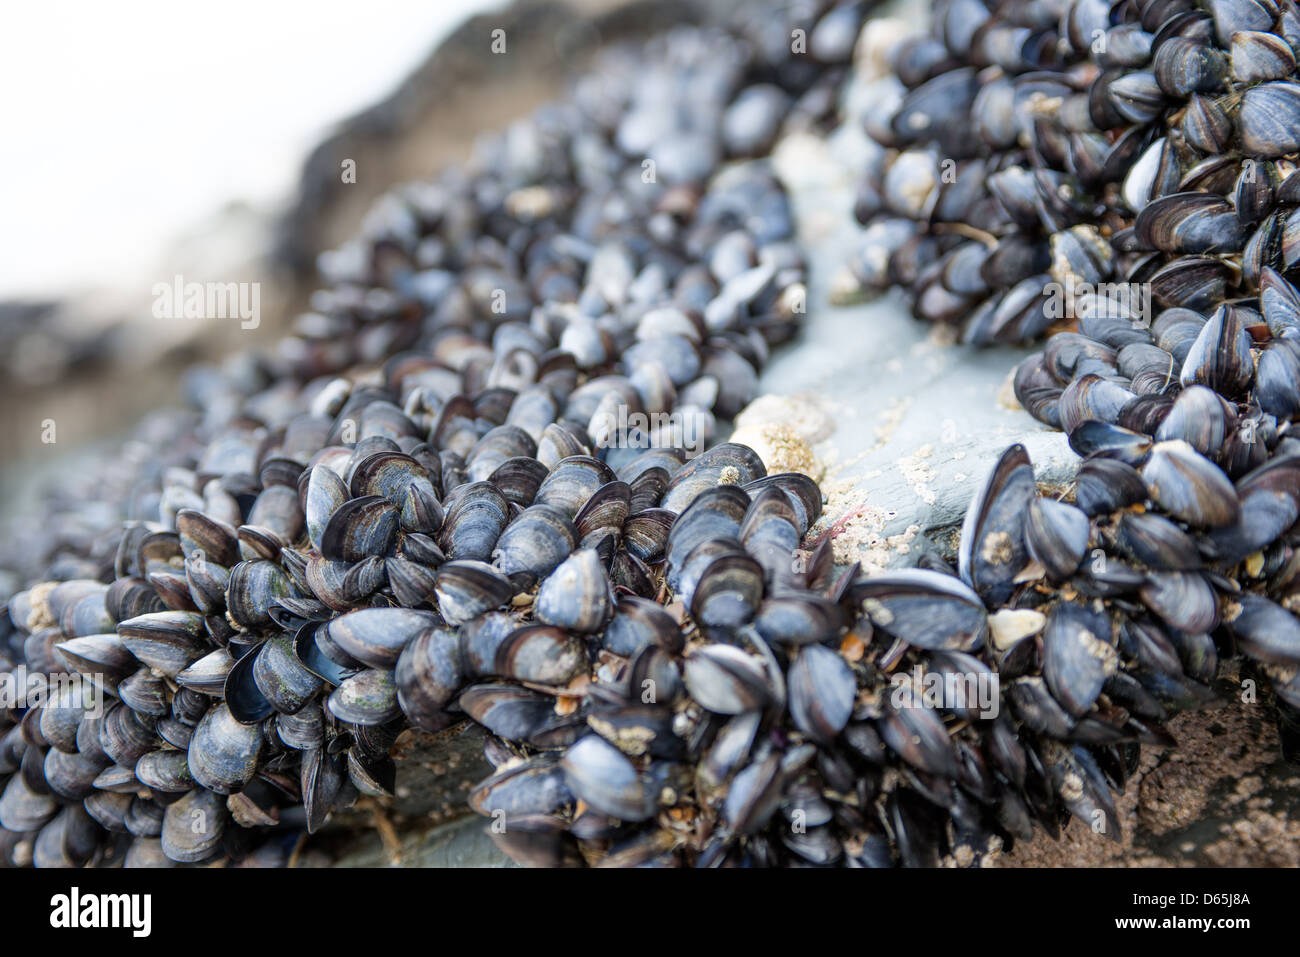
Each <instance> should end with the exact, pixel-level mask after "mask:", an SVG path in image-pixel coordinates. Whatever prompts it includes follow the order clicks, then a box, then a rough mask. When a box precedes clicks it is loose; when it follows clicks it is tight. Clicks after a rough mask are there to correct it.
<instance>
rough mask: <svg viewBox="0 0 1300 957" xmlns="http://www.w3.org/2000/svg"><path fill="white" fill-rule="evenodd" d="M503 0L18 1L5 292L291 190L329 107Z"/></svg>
mask: <svg viewBox="0 0 1300 957" xmlns="http://www.w3.org/2000/svg"><path fill="white" fill-rule="evenodd" d="M500 5H501V4H500V2H498V0H363V2H341V0H313V2H285V0H223V2H222V3H220V4H199V3H188V2H176V0H157V2H154V0H129V2H123V3H103V2H99V0H91V2H57V0H53V2H40V3H9V4H6V5H5V7H4V9H3V11H2V12H0V298H11V297H13V296H19V295H59V294H62V293H67V292H73V291H81V290H84V289H86V288H88V287H92V286H96V285H100V284H104V283H108V284H112V283H113V282H114V279H115V278H116V279H119V280H120V279H121V278H122V277H123V274H128V275H136V274H139V273H140V271H141V270H142V269H147V268H150V267H151V266H153V265H154V264H155V263H156V262H157V261H158V260H159V259H160V258H161V256H162V254H163V252H164V250H165V249H166V248H167V246H168V245H169V244H170V243H171V242H173V241H174V240H175V239H176V237H178V236H180V235H182V234H183V233H185V232H186V229H187V227H191V226H193V225H194V224H196V223H198V222H201V221H203V220H204V218H206V217H208V216H210V215H211V214H213V213H214V212H216V211H217V210H218V209H220V208H221V207H222V206H224V205H225V204H226V203H228V202H230V201H232V200H245V201H248V202H250V203H253V204H255V205H258V206H268V205H271V204H274V203H276V202H277V201H282V200H283V199H284V198H285V197H286V196H287V195H288V194H289V191H290V190H291V189H292V187H293V185H294V183H295V180H296V176H297V173H298V170H299V166H300V163H301V161H302V159H303V157H304V156H305V155H306V152H307V151H308V150H309V149H310V148H311V146H312V145H313V144H314V143H315V142H316V141H317V140H318V139H319V138H320V137H321V135H322V134H323V133H324V132H326V131H327V130H328V129H329V128H330V126H331V125H332V124H333V123H334V122H336V121H338V120H340V119H343V118H344V117H346V116H348V115H349V114H351V113H353V112H355V111H356V110H358V109H361V108H363V107H365V106H367V105H369V104H370V103H372V102H374V101H375V100H376V99H378V98H380V97H382V96H383V95H385V94H386V93H388V92H389V91H390V90H392V89H393V88H394V87H395V86H396V84H397V83H398V82H399V81H400V80H401V78H402V77H403V76H404V75H405V74H406V73H407V71H409V70H410V69H411V68H412V67H414V66H415V65H417V64H418V63H419V62H420V61H421V60H423V58H424V57H425V55H426V54H428V53H429V52H430V50H432V48H433V46H434V45H435V44H436V43H437V42H438V40H440V39H441V38H442V37H443V36H445V35H446V34H447V33H448V32H450V30H452V29H453V28H454V27H455V26H456V25H457V24H458V23H460V21H461V20H463V19H464V18H465V17H466V16H467V15H468V14H469V13H470V12H473V11H476V10H483V9H492V8H496V7H499V6H500Z"/></svg>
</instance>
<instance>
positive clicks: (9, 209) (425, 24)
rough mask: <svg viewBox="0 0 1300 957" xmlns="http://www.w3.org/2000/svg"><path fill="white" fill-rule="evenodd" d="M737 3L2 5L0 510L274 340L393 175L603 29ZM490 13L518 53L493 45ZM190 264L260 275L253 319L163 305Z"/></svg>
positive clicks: (472, 129) (450, 156) (246, 0)
mask: <svg viewBox="0 0 1300 957" xmlns="http://www.w3.org/2000/svg"><path fill="white" fill-rule="evenodd" d="M727 5H729V4H727V3H726V2H713V3H710V2H706V0H700V2H687V0H668V2H660V0H631V2H629V0H567V2H534V0H522V2H516V3H512V4H508V3H504V2H501V0H434V2H430V0H370V2H368V3H366V4H363V5H357V4H355V3H346V2H343V0H321V2H313V3H306V2H301V3H300V2H288V3H265V2H261V3H257V2H253V0H231V2H228V3H225V4H222V5H221V6H220V8H212V7H207V6H191V5H185V4H175V3H167V2H163V0H140V2H132V3H130V4H127V5H125V6H123V5H113V6H111V7H110V6H107V5H99V4H93V3H89V2H87V3H75V4H73V3H69V4H22V5H14V6H12V7H10V8H9V9H8V10H6V13H5V17H4V21H5V23H4V30H3V31H0V84H2V88H3V89H4V90H5V91H6V96H4V97H3V98H2V99H0V136H2V137H3V142H2V143H0V164H2V166H0V210H2V211H3V219H2V220H0V264H2V265H0V425H2V426H3V433H4V435H5V438H6V446H5V455H4V456H2V457H0V460H2V461H3V465H2V466H0V502H3V505H0V520H3V519H4V518H6V517H7V516H11V515H13V514H14V513H21V512H22V511H23V510H24V509H25V508H28V507H29V505H30V502H31V501H32V500H33V498H34V490H35V489H36V488H37V486H38V485H39V483H40V479H41V476H42V475H43V474H45V472H46V470H48V469H50V468H54V467H60V463H64V462H66V461H68V457H69V455H75V453H76V451H77V450H79V449H83V448H86V447H87V445H88V443H109V442H112V441H113V440H116V439H118V438H119V437H120V436H121V435H122V434H123V433H124V432H125V431H126V430H127V429H128V428H129V426H130V424H131V423H132V422H133V421H134V420H135V419H137V418H138V417H139V416H140V415H141V414H142V413H143V412H144V411H146V410H147V409H149V408H150V407H152V406H155V405H157V404H159V403H167V402H172V401H176V400H177V399H178V390H177V378H178V376H179V374H180V372H181V371H183V369H184V367H185V366H186V365H187V364H189V363H190V362H192V361H194V360H195V359H219V358H221V357H222V356H223V355H227V354H229V353H231V352H234V351H238V350H242V349H244V348H247V347H249V346H252V345H257V344H258V343H259V342H265V341H267V340H269V339H272V338H274V337H275V336H276V335H277V333H278V332H279V331H281V330H283V328H284V325H285V323H286V321H287V319H288V318H289V317H291V316H292V315H293V314H294V313H295V311H300V310H301V309H302V308H303V307H304V305H305V302H306V299H307V296H308V295H309V294H310V292H311V291H312V289H313V288H314V277H313V271H314V267H315V262H316V257H317V255H318V254H319V253H320V252H321V251H322V250H326V249H329V248H332V247H333V246H335V245H337V244H338V243H339V242H340V241H341V240H342V239H343V238H345V237H347V236H349V235H350V234H352V233H353V232H355V230H356V229H357V227H358V225H359V223H360V221H361V219H362V218H363V216H364V215H365V212H366V210H367V209H368V208H369V206H370V205H371V203H372V202H373V201H374V200H375V198H376V197H377V196H379V195H380V194H381V193H383V192H384V191H386V190H387V189H389V188H391V187H392V186H393V185H394V184H396V183H400V182H404V181H408V180H412V179H421V178H427V177H430V176H432V175H433V174H434V173H436V172H437V171H438V170H439V169H440V168H442V167H444V166H445V165H447V164H448V163H460V162H464V161H465V160H466V159H468V158H469V156H470V155H471V153H472V150H473V145H474V141H475V138H476V137H477V136H479V135H480V134H482V133H485V132H488V131H492V130H494V129H500V128H502V127H503V126H505V125H507V124H508V123H509V122H510V121H511V120H512V119H515V118H518V117H521V116H523V115H526V114H527V113H529V112H530V111H531V110H532V109H534V108H535V107H536V106H538V105H540V104H541V103H543V102H545V101H546V100H548V99H552V98H554V97H555V96H556V95H557V94H559V93H560V92H561V90H562V88H563V83H564V79H565V77H566V76H569V75H571V73H572V71H573V70H574V69H576V68H579V67H580V66H581V64H582V63H583V62H584V61H585V60H586V59H587V58H589V57H590V56H591V55H592V54H594V53H595V52H596V51H597V50H598V48H599V47H600V46H601V45H602V44H603V43H606V42H609V41H611V40H616V39H618V38H619V37H621V36H626V35H630V34H633V33H641V32H643V31H645V30H646V29H649V28H651V27H653V26H656V25H661V24H666V23H670V22H681V21H683V20H694V19H697V18H698V16H699V15H700V13H701V10H704V9H706V8H708V9H712V8H717V7H721V6H727ZM497 28H500V29H503V30H505V31H506V35H507V38H508V41H507V42H508V55H506V56H499V55H493V54H492V52H491V49H490V43H491V33H492V30H494V29H497ZM346 160H351V161H352V162H353V163H354V164H355V170H356V175H355V182H345V181H344V177H343V176H342V174H341V169H342V164H343V163H344V161H346ZM178 274H179V275H182V276H183V277H184V279H185V280H186V281H198V282H256V283H258V284H259V291H260V313H261V315H260V324H259V325H258V327H257V328H255V329H252V328H242V327H241V324H240V323H239V322H238V321H232V320H222V319H208V320H200V319H183V318H182V319H178V318H156V317H155V316H154V315H153V314H152V306H153V301H154V295H153V287H154V284H156V283H160V282H165V283H171V282H172V281H173V279H174V277H175V276H176V275H178ZM51 421H53V423H54V424H55V427H56V430H55V431H54V432H53V433H51V432H50V431H49V429H48V428H47V425H48V423H49V422H51ZM51 434H52V435H53V437H54V438H55V441H54V442H53V443H51V442H49V439H50V437H51ZM43 440H44V441H43Z"/></svg>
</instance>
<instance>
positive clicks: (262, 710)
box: [221, 645, 275, 725]
mask: <svg viewBox="0 0 1300 957" xmlns="http://www.w3.org/2000/svg"><path fill="white" fill-rule="evenodd" d="M262 647H263V646H262V645H259V646H257V647H256V648H252V649H249V650H247V651H245V652H244V654H243V655H242V656H240V657H239V658H238V659H237V660H236V661H235V662H234V664H232V665H231V666H230V670H229V671H228V672H227V673H226V680H225V682H224V684H223V685H222V692H221V696H222V699H223V700H224V701H225V703H226V706H227V707H228V708H229V709H230V714H231V716H232V717H233V718H234V719H235V720H236V721H238V722H239V723H240V724H250V725H252V724H257V723H258V722H259V721H261V720H262V719H263V718H269V717H270V716H271V715H272V714H273V713H274V711H275V708H274V707H273V706H272V704H271V702H270V701H268V700H267V698H266V695H264V694H262V690H261V689H260V688H259V687H258V686H257V682H256V681H254V680H253V665H254V664H255V663H256V662H257V659H258V657H260V655H261V653H262Z"/></svg>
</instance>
